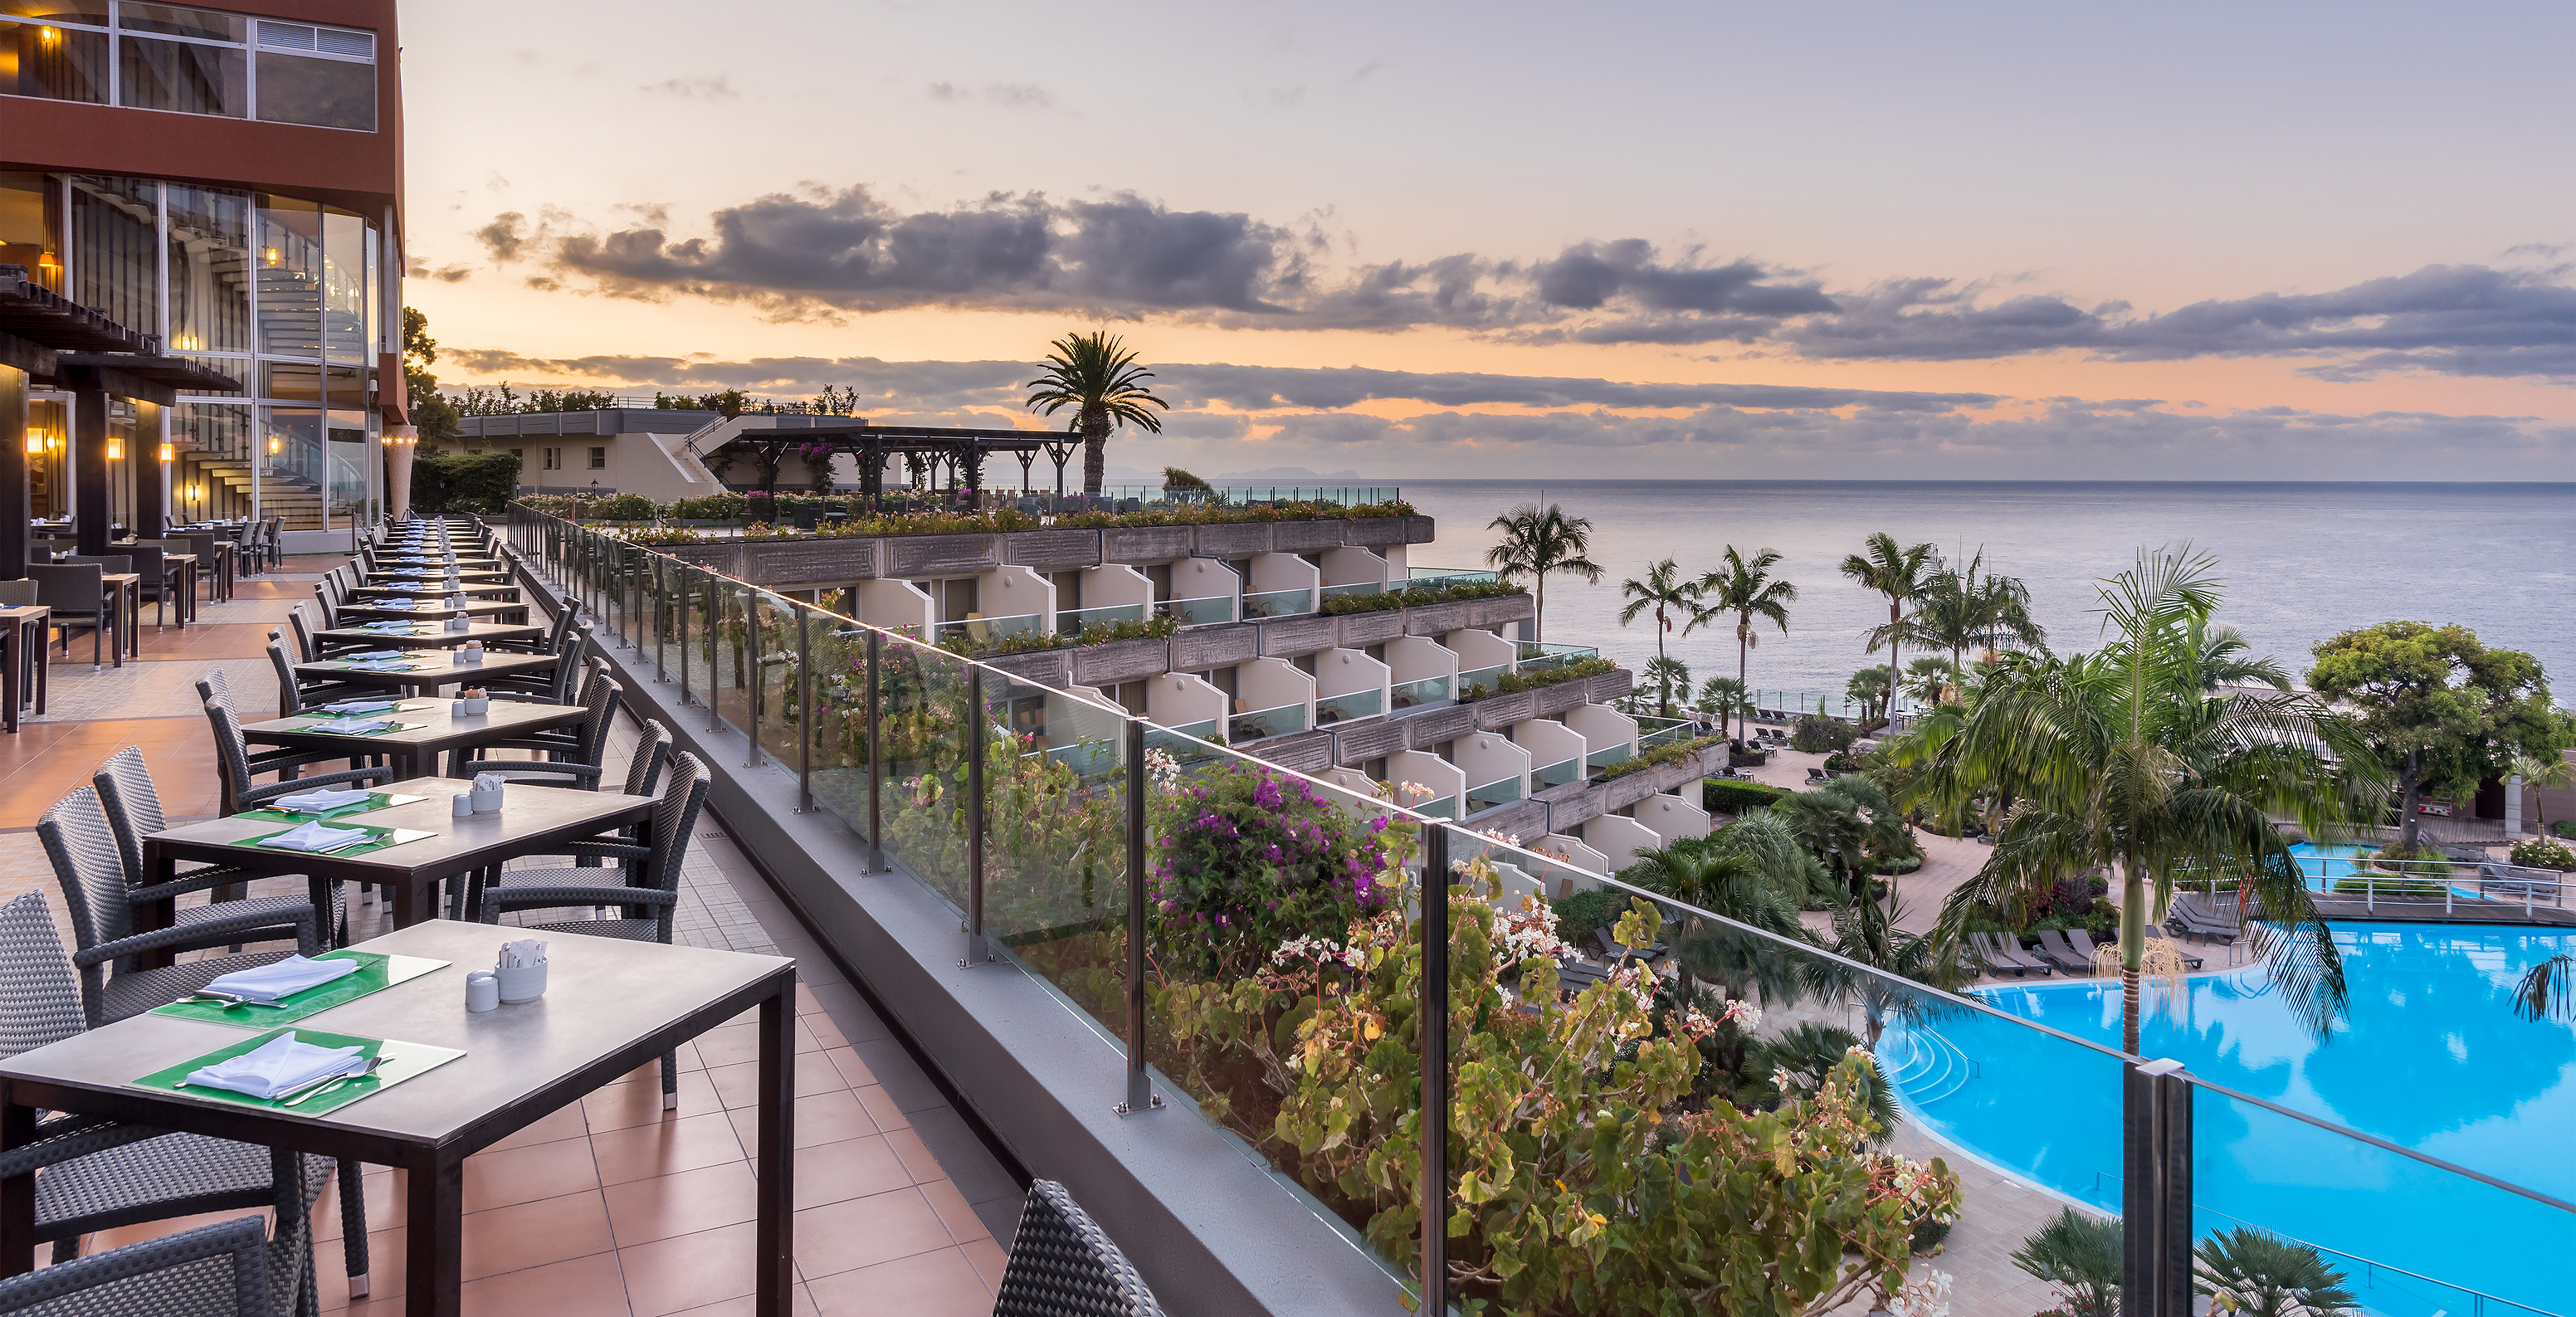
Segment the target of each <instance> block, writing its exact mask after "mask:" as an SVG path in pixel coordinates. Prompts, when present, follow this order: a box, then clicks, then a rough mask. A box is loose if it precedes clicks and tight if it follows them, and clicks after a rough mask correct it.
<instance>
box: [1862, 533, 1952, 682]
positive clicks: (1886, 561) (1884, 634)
mask: <svg viewBox="0 0 2576 1317" xmlns="http://www.w3.org/2000/svg"><path fill="white" fill-rule="evenodd" d="M1939 561H1940V559H1939V557H1938V555H1937V554H1935V553H1934V551H1933V548H1932V546H1931V545H1930V544H1917V545H1915V546H1913V547H1911V548H1905V549H1900V548H1898V547H1896V537H1894V536H1892V535H1889V534H1888V533H1887V532H1886V531H1883V530H1882V531H1872V532H1870V537H1869V538H1868V539H1867V540H1864V541H1862V542H1861V552H1859V553H1852V554H1845V555H1844V556H1843V575H1845V576H1848V577H1850V578H1851V579H1852V580H1853V582H1855V583H1856V584H1858V585H1859V586H1860V587H1861V588H1862V589H1864V590H1874V591H1877V592H1878V593H1880V594H1883V595H1885V596H1887V625H1886V626H1882V627H1872V628H1870V632H1869V645H1868V647H1867V648H1865V649H1863V650H1862V651H1861V652H1863V653H1865V654H1875V653H1877V652H1878V651H1879V649H1880V648H1881V647H1884V648H1885V649H1886V650H1887V670H1888V671H1889V672H1890V673H1897V672H1902V671H1904V670H1905V665H1904V663H1903V661H1902V660H1901V657H1900V656H1899V655H1898V653H1897V649H1898V647H1899V645H1900V644H1901V642H1902V641H1903V637H1902V636H1901V635H1899V634H1898V632H1899V631H1900V630H1902V623H1903V621H1904V618H1905V605H1906V604H1907V603H1909V602H1911V601H1912V600H1913V599H1914V598H1915V597H1916V596H1917V595H1920V594H1922V593H1923V585H1924V573H1925V572H1926V571H1927V570H1930V569H1931V568H1932V567H1933V565H1934V564H1936V563H1938V562H1939ZM1895 711H1896V705H1895V701H1894V700H1893V699H1891V700H1890V701H1889V702H1888V712H1889V713H1891V714H1893V713H1894V712H1895Z"/></svg>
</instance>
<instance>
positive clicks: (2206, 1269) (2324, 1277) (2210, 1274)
mask: <svg viewBox="0 0 2576 1317" xmlns="http://www.w3.org/2000/svg"><path fill="white" fill-rule="evenodd" d="M2192 1252H2193V1254H2194V1255H2195V1256H2194V1258H2193V1261H2192V1268H2191V1271H2192V1276H2191V1279H2192V1288H2194V1289H2196V1290H2198V1291H2200V1292H2201V1293H2203V1294H2208V1295H2213V1296H2215V1295H2218V1294H2225V1295H2226V1296H2227V1297H2228V1298H2229V1299H2230V1300H2232V1303H2231V1304H2230V1305H2229V1306H2230V1309H2231V1311H2234V1312H2237V1313H2240V1314H2242V1317H2344V1314H2347V1313H2353V1312H2358V1311H2360V1308H2361V1300H2359V1299H2357V1298H2355V1297H2353V1293H2352V1291H2350V1290H2348V1289H2345V1288H2344V1287H2343V1282H2344V1275H2343V1273H2342V1272H2340V1271H2337V1270H2335V1269H2334V1268H2332V1267H2329V1266H2327V1265H2326V1260H2325V1258H2323V1257H2322V1256H2320V1255H2319V1254H2318V1253H2317V1251H2316V1249H2315V1248H2313V1247H2311V1246H2309V1245H2306V1244H2294V1243H2292V1242H2290V1241H2289V1240H2286V1239H2283V1238H2281V1237H2280V1236H2278V1235H2271V1234H2266V1233H2264V1232H2263V1231H2260V1230H2257V1229H2255V1228H2253V1227H2252V1226H2237V1227H2236V1228H2234V1229H2232V1230H2224V1231H2220V1232H2218V1233H2217V1234H2213V1235H2211V1236H2210V1237H2209V1238H2207V1239H2204V1240H2202V1241H2200V1244H2199V1246H2198V1247H2196V1248H2194V1249H2193V1250H2192Z"/></svg>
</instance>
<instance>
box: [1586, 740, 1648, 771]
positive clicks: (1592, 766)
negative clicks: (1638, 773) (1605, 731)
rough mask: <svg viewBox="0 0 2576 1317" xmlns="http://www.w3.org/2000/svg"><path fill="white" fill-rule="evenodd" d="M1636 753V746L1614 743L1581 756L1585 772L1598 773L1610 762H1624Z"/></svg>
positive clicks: (1610, 763)
mask: <svg viewBox="0 0 2576 1317" xmlns="http://www.w3.org/2000/svg"><path fill="white" fill-rule="evenodd" d="M1636 755H1637V750H1636V747H1634V746H1628V745H1614V746H1612V747H1610V748H1609V749H1607V750H1595V751H1593V752H1592V753H1590V754H1588V755H1585V756H1584V757H1583V769H1584V771H1585V772H1587V773H1598V772H1600V771H1601V770H1602V769H1605V768H1608V767H1609V766H1611V765H1612V764H1624V763H1626V762H1628V761H1629V760H1630V759H1633V758H1635V757H1636Z"/></svg>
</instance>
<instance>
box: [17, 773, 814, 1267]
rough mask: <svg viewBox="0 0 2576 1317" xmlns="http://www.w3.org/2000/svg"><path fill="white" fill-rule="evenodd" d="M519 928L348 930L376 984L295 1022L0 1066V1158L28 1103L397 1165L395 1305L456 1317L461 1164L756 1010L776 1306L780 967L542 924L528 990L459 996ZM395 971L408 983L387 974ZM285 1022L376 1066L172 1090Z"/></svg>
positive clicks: (170, 1027) (783, 1051)
mask: <svg viewBox="0 0 2576 1317" xmlns="http://www.w3.org/2000/svg"><path fill="white" fill-rule="evenodd" d="M442 803H443V802H442ZM518 931H519V930H516V929H510V928H503V927H498V926H494V925H490V924H479V923H459V922H455V921H450V920H430V921H426V922H422V923H417V924H413V925H410V926H407V927H404V928H401V929H398V930H396V931H394V932H391V933H388V934H385V935H384V936H382V937H377V938H371V939H369V940H367V941H365V942H361V943H358V944H357V945H356V946H354V947H351V948H348V949H347V951H346V952H342V953H335V954H341V955H352V956H367V957H384V958H385V959H384V960H383V961H382V962H381V963H382V965H383V966H384V967H385V971H386V972H385V973H384V975H383V977H384V978H385V979H386V980H387V982H386V984H385V985H384V986H381V987H375V988H373V990H372V991H367V992H365V993H363V994H360V995H355V996H352V997H349V998H348V999H346V1000H340V1001H338V1002H337V1004H333V1005H329V1006H328V1007H326V1008H325V1009H321V1010H319V1011H315V1012H312V1013H310V1014H304V1015H301V1016H299V1017H297V1018H294V1019H293V1021H292V1023H290V1024H286V1025H279V1026H271V1025H268V1024H266V1023H264V1022H263V1020H262V1019H261V1018H260V1017H261V1016H262V1015H264V1014H292V1013H293V1010H294V1003H295V998H294V997H293V996H289V997H287V998H285V999H284V1001H285V1003H286V1005H285V1006H283V1007H280V1008H276V1009H275V1010H274V1011H271V1010H268V1009H264V1008H260V1007H243V1008H240V1010H239V1012H238V1013H240V1014H241V1015H243V1016H244V1018H243V1019H241V1020H240V1021H238V1022H235V1021H233V1020H232V1019H231V1017H232V1016H233V1015H234V1014H235V1013H236V1012H234V1011H231V1010H224V1011H218V1012H212V1014H214V1015H215V1016H217V1017H218V1018H220V1019H221V1020H222V1021H223V1022H220V1023H218V1022H217V1019H214V1018H204V1017H206V1016H207V1015H208V1014H210V1013H209V1012H208V1011H206V1010H204V1009H203V1008H198V1009H196V1010H194V1011H193V1012H189V1011H178V1012H174V1011H173V1008H171V1007H164V1008H162V1009H161V1010H160V1011H153V1012H146V1013H144V1014H141V1015H136V1016H132V1017H130V1018H127V1019H123V1020H119V1021H117V1022H115V1023H113V1024H109V1025H104V1026H101V1027H99V1028H95V1029H90V1030H87V1031H86V1032H82V1033H78V1034H74V1035H72V1036H71V1037H69V1038H65V1039H62V1040H60V1041H57V1042H54V1043H50V1044H48V1045H46V1046H43V1047H38V1048H34V1049H31V1050H29V1051H25V1052H21V1053H19V1054H17V1055H16V1056H13V1057H10V1058H8V1059H7V1060H5V1061H0V1154H5V1153H7V1152H8V1151H10V1150H13V1149H16V1148H20V1147H24V1146H26V1145H28V1144H30V1143H32V1142H34V1141H36V1139H37V1137H38V1132H37V1124H36V1121H37V1117H38V1115H39V1113H41V1112H63V1113H70V1114H74V1115H79V1116H88V1117H100V1118H105V1119H108V1120H113V1121H116V1122H118V1123H120V1124H127V1125H137V1126H147V1127H150V1128H153V1129H160V1130H175V1131H184V1132H188V1133H193V1134H201V1135H206V1136H209V1137H212V1138H218V1139H230V1140H234V1141H237V1142H241V1143H248V1144H252V1145H256V1146H263V1147H269V1148H276V1149H284V1150H289V1151H293V1152H298V1153H304V1154H309V1155H314V1156H321V1157H329V1158H336V1159H343V1160H347V1161H355V1162H360V1163H366V1164H371V1165H377V1166H391V1167H395V1168H397V1169H400V1170H402V1171H404V1172H406V1175H405V1177H404V1183H403V1186H402V1189H401V1193H402V1194H403V1197H404V1214H403V1216H402V1218H401V1221H402V1224H403V1227H404V1238H403V1244H402V1247H403V1256H404V1267H403V1311H404V1313H405V1314H407V1317H458V1314H459V1312H460V1310H461V1308H462V1305H463V1282H464V1275H463V1272H464V1242H463V1241H464V1231H465V1178H466V1176H465V1161H466V1158H468V1157H470V1156H472V1155H474V1154H475V1153H477V1152H480V1151H482V1150H484V1149H486V1148H489V1147H492V1146H493V1145H495V1144H497V1143H499V1142H501V1141H502V1140H504V1139H506V1138H508V1137H510V1136H511V1135H513V1134H515V1133H517V1132H518V1131H520V1130H523V1129H526V1128H527V1127H528V1126H530V1125H532V1124H534V1123H536V1122H537V1121H539V1120H541V1119H544V1118H545V1117H547V1116H550V1115H552V1114H554V1113H555V1112H558V1111H561V1110H563V1109H564V1108H566V1107H568V1106H571V1105H572V1104H573V1103H576V1102H578V1101H580V1100H581V1098H582V1097H583V1095H585V1094H588V1093H591V1092H593V1091H595V1090H597V1089H599V1088H601V1087H602V1086H604V1085H607V1084H610V1083H613V1082H616V1081H617V1080H619V1079H620V1078H622V1077H624V1076H626V1075H628V1074H631V1073H634V1072H636V1071H638V1070H639V1069H641V1068H642V1067H645V1066H648V1065H650V1064H651V1063H652V1062H653V1061H655V1060H656V1059H657V1058H659V1057H660V1056H662V1055H663V1054H664V1053H666V1052H668V1051H670V1050H672V1049H673V1048H676V1047H678V1046H679V1045H680V1044H682V1043H685V1042H688V1041H689V1040H691V1039H693V1038H696V1037H698V1036H699V1035H701V1034H704V1033H705V1032H707V1031H708V1030H710V1029H714V1028H717V1027H719V1026H721V1025H724V1024H726V1023H728V1022H730V1021H732V1020H734V1019H735V1018H737V1017H739V1016H741V1015H743V1014H745V1013H747V1012H748V1013H755V1014H756V1019H757V1026H756V1033H757V1034H758V1039H759V1062H758V1072H757V1082H756V1089H755V1094H756V1095H755V1097H754V1105H755V1106H756V1108H757V1115H756V1116H755V1117H754V1128H753V1132H752V1138H751V1144H752V1153H753V1165H754V1168H755V1172H756V1181H757V1182H756V1185H755V1188H754V1190H753V1192H754V1195H755V1196H754V1202H753V1212H754V1220H755V1221H756V1222H757V1223H758V1224H757V1225H756V1226H755V1227H754V1239H753V1249H752V1252H751V1258H752V1265H753V1267H754V1268H755V1269H756V1271H757V1273H758V1274H757V1277H756V1279H755V1280H754V1282H753V1296H752V1297H753V1307H752V1311H753V1312H754V1313H757V1314H759V1317H786V1314H787V1313H788V1312H789V1311H790V1305H791V1303H792V1302H793V1293H794V1281H795V1238H794V1230H795V1222H794V1215H793V1213H794V1208H795V1184H794V1174H795V1163H794V1157H793V1154H792V1152H791V1149H793V1147H794V1146H795V1118H796V1115H795V1088H796V1012H795V1001H796V962H795V961H794V960H791V959H788V958H786V957H781V956H764V955H755V954H750V953H745V952H737V951H719V950H715V949H712V948H707V947H691V946H665V945H662V944H659V943H653V942H635V941H629V940H626V939H623V938H610V937H584V936H581V935H579V934H564V933H554V934H549V935H547V936H546V938H545V943H546V946H545V964H546V973H545V983H544V990H543V993H542V995H539V996H537V997H535V998H534V999H533V1000H525V1001H519V1002H512V1003H504V1004H502V1005H500V1006H497V1007H495V1008H493V1009H491V1010H486V1011H469V1010H467V1009H466V1003H465V976H466V974H467V972H468V971H469V970H475V969H481V968H483V967H485V966H487V965H491V964H493V963H495V961H496V960H497V959H498V957H499V956H500V954H501V951H500V944H501V943H502V942H503V941H504V940H505V939H507V938H509V937H511V936H512V935H513V934H515V933H517V932H518ZM396 967H399V968H400V969H401V970H402V971H403V973H404V974H405V975H407V977H403V978H401V979H400V981H392V980H393V978H394V975H393V972H392V971H393V970H394V969H395V968H396ZM330 986H331V985H325V987H324V988H323V989H313V990H308V991H327V990H328V989H329V988H330ZM344 991H345V990H344ZM287 1029H291V1030H294V1031H296V1032H298V1033H299V1034H310V1035H314V1036H313V1037H311V1038H309V1039H305V1040H304V1041H308V1042H310V1043H312V1044H315V1045H330V1044H346V1045H355V1046H358V1047H360V1048H361V1049H364V1050H363V1052H362V1054H364V1055H368V1056H380V1057H382V1058H383V1059H384V1063H383V1066H382V1068H381V1069H378V1070H372V1071H370V1072H369V1073H367V1074H365V1075H362V1076H355V1077H352V1078H350V1079H347V1080H342V1081H338V1082H336V1083H333V1084H331V1085H328V1086H326V1088H325V1089H323V1090H317V1091H316V1096H321V1095H323V1094H325V1093H327V1094H328V1095H329V1096H330V1097H331V1098H332V1100H331V1101H327V1102H313V1103H311V1104H309V1105H300V1106H299V1105H298V1104H297V1103H296V1102H295V1101H294V1100H291V1099H288V1100H267V1099H261V1098H257V1097H250V1096H246V1095H241V1094H236V1093H232V1092H229V1091H226V1090H224V1089H221V1088H214V1087H209V1086H206V1085H204V1084H202V1083H191V1082H187V1080H188V1079H189V1077H191V1076H193V1075H194V1074H195V1073H197V1071H196V1069H195V1067H197V1066H199V1065H200V1064H202V1063H205V1062H208V1061H210V1060H213V1059H215V1058H216V1057H219V1056H221V1055H223V1054H226V1053H238V1052H240V1051H245V1050H248V1049H249V1048H250V1047H252V1046H254V1045H256V1044H258V1043H260V1042H261V1041H263V1040H265V1039H266V1038H268V1037H271V1036H273V1035H274V1034H275V1033H276V1032H278V1031H280V1030H287ZM289 1164H290V1165H291V1164H292V1163H291V1162H290V1163H289ZM35 1179H36V1175H35V1172H34V1171H33V1170H29V1171H26V1172H23V1173H21V1174H18V1175H15V1176H11V1177H9V1178H6V1179H0V1274H5V1275H24V1274H26V1273H28V1272H31V1271H33V1270H35V1265H36V1261H35V1236H36V1187H35ZM348 1188H349V1187H348V1186H343V1192H347V1191H348ZM486 1219H487V1220H489V1219H490V1218H488V1217H487V1218H486ZM489 1228H498V1227H489Z"/></svg>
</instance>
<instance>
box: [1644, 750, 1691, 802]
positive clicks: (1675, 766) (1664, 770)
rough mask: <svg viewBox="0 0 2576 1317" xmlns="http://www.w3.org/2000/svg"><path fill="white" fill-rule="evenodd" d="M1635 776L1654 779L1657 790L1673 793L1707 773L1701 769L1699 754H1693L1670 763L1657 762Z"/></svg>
mask: <svg viewBox="0 0 2576 1317" xmlns="http://www.w3.org/2000/svg"><path fill="white" fill-rule="evenodd" d="M1634 776H1637V777H1642V778H1650V779H1652V780H1653V781H1654V784H1655V790H1656V791H1657V792H1659V793H1671V792H1674V791H1677V790H1679V789H1680V788H1681V786H1682V784H1684V783H1686V782H1696V781H1698V780H1700V779H1701V778H1703V777H1705V776H1707V774H1705V773H1702V772H1701V771H1700V768H1699V756H1698V755H1692V756H1691V757H1690V758H1688V759H1676V760H1674V761H1673V762H1671V763H1669V764H1657V765H1656V766H1654V767H1653V768H1649V769H1647V770H1646V771H1645V772H1642V773H1637V774H1634Z"/></svg>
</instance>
